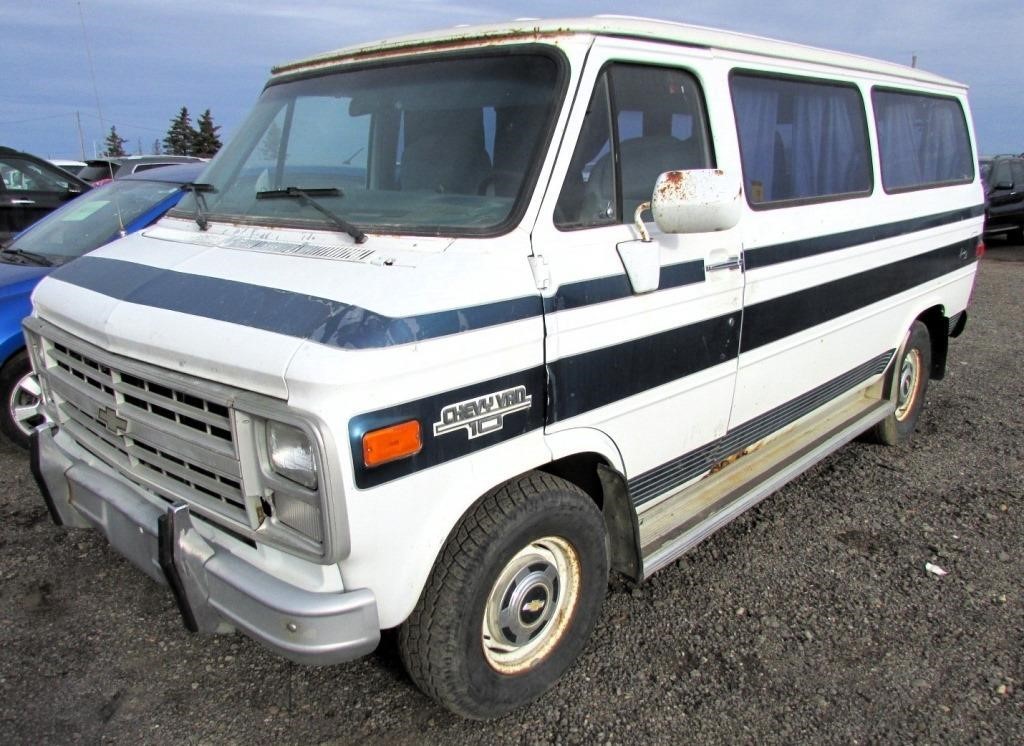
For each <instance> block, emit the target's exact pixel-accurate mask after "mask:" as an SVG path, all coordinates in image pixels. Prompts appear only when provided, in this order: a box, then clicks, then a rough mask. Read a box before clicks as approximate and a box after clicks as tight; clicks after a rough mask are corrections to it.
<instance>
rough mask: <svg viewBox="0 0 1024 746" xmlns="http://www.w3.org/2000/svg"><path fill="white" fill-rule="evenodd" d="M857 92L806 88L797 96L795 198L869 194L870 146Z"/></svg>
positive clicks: (793, 155) (794, 146)
mask: <svg viewBox="0 0 1024 746" xmlns="http://www.w3.org/2000/svg"><path fill="white" fill-rule="evenodd" d="M857 96H858V94H857V92H856V91H854V90H851V89H842V88H835V87H825V86H818V87H812V86H809V85H808V86H801V87H800V90H799V92H798V93H797V95H796V96H794V97H793V148H792V153H793V154H792V172H793V194H792V195H791V196H792V197H794V198H802V197H819V196H826V195H831V194H847V193H850V192H857V191H863V190H866V189H867V188H868V186H869V184H868V183H867V178H866V176H867V173H868V171H867V169H866V168H865V166H866V161H867V159H868V157H869V156H868V152H867V144H866V142H865V140H864V134H863V127H858V124H859V123H860V122H861V121H862V119H863V117H862V116H861V115H860V107H859V106H857V104H856V102H854V101H851V97H857Z"/></svg>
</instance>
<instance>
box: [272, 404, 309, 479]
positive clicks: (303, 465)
mask: <svg viewBox="0 0 1024 746" xmlns="http://www.w3.org/2000/svg"><path fill="white" fill-rule="evenodd" d="M267 456H268V457H269V459H270V466H271V468H272V469H273V470H274V471H275V472H276V473H277V474H279V475H280V476H282V477H284V478H286V479H290V480H292V481H293V482H296V483H297V484H301V485H302V486H303V487H307V488H309V489H311V490H315V489H316V488H317V476H316V458H315V457H314V455H313V444H312V443H311V442H310V440H309V437H308V436H307V435H306V434H305V433H304V432H302V430H300V429H299V428H297V427H292V426H291V425H285V424H283V423H281V422H274V421H273V420H271V421H269V422H267Z"/></svg>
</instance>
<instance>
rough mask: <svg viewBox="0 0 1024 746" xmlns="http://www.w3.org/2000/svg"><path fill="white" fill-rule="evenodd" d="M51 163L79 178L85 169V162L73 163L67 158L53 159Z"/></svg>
mask: <svg viewBox="0 0 1024 746" xmlns="http://www.w3.org/2000/svg"><path fill="white" fill-rule="evenodd" d="M50 163H52V164H53V165H54V166H56V167H57V168H61V169H64V170H65V171H67V172H68V173H69V174H72V175H74V176H77V175H78V172H79V171H81V170H82V169H83V168H85V161H72V160H68V159H66V158H51V159H50Z"/></svg>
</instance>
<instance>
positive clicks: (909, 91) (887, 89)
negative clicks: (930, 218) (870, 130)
mask: <svg viewBox="0 0 1024 746" xmlns="http://www.w3.org/2000/svg"><path fill="white" fill-rule="evenodd" d="M875 93H896V94H902V95H906V96H920V97H921V98H932V99H941V100H943V101H952V102H953V103H955V104H956V106H957V109H958V110H959V111H960V122H961V123H962V124H963V132H964V134H965V135H967V147H968V148H969V149H970V152H969V153H968V155H969V156H970V157H969V158H968V161H969V162H970V164H971V177H970V178H969V179H959V180H957V181H932V182H927V183H924V184H915V185H914V186H906V187H897V188H895V189H889V188H888V187H886V186H885V177H884V174H883V170H884V169H883V165H882V143H881V140H880V139H879V135H878V132H879V128H878V109H877V107H876V106H875ZM871 119H872V124H873V125H874V127H875V146H876V148H877V150H878V181H879V183H880V184H881V185H882V191H884V192H885V193H886V194H906V193H907V192H920V191H922V190H925V189H941V188H943V187H951V186H962V185H964V184H973V183H974V182H975V181H976V180H977V179H978V158H977V156H975V154H974V143H972V142H971V129H970V127H968V126H967V114H966V112H965V111H964V105H963V102H962V101H961V100H960V99H959V98H957V97H956V96H950V95H946V94H941V93H932V92H930V91H919V90H915V89H913V88H899V87H897V86H888V85H873V86H871Z"/></svg>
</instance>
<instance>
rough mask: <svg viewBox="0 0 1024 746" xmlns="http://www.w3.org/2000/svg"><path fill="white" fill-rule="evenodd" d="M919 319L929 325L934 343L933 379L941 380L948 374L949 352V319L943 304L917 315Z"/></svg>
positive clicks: (930, 372)
mask: <svg viewBox="0 0 1024 746" xmlns="http://www.w3.org/2000/svg"><path fill="white" fill-rule="evenodd" d="M917 319H918V321H920V322H921V323H922V324H924V325H925V326H926V327H928V337H929V339H931V344H932V369H931V370H930V371H929V374H930V376H931V378H932V379H934V380H936V381H941V380H942V379H943V378H944V377H945V375H946V358H947V355H948V352H949V319H948V318H946V314H945V313H943V311H942V307H941V306H932V307H931V308H929V309H928V310H927V311H925V312H924V313H922V314H921V315H920V316H918V317H917Z"/></svg>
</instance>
